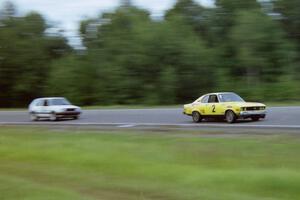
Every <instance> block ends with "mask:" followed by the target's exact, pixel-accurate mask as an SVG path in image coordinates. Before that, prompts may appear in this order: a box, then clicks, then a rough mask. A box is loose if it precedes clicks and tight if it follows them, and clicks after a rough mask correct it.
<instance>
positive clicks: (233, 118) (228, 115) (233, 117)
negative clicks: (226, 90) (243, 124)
mask: <svg viewBox="0 0 300 200" xmlns="http://www.w3.org/2000/svg"><path fill="white" fill-rule="evenodd" d="M225 119H226V121H227V122H228V123H230V124H232V123H234V122H235V121H236V115H235V113H234V112H233V111H232V110H228V111H226V113H225Z"/></svg>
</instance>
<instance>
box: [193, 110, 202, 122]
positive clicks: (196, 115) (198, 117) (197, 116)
mask: <svg viewBox="0 0 300 200" xmlns="http://www.w3.org/2000/svg"><path fill="white" fill-rule="evenodd" d="M192 117H193V121H194V122H195V123H198V122H200V121H201V120H202V118H201V114H200V113H199V112H197V111H194V112H193V113H192Z"/></svg>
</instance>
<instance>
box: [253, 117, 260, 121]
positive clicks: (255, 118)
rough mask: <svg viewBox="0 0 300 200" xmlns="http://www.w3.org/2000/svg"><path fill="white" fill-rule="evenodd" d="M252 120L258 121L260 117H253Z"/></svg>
mask: <svg viewBox="0 0 300 200" xmlns="http://www.w3.org/2000/svg"><path fill="white" fill-rule="evenodd" d="M251 119H252V121H254V122H257V121H259V117H251Z"/></svg>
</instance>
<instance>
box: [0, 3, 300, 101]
mask: <svg viewBox="0 0 300 200" xmlns="http://www.w3.org/2000/svg"><path fill="white" fill-rule="evenodd" d="M299 9H300V4H299V1H298V0H276V1H255V0H243V1H239V0H216V2H215V6H214V7H211V8H207V7H203V6H201V5H199V4H197V3H196V2H194V1H193V0H177V2H176V3H175V5H174V6H173V7H172V8H170V9H169V10H167V11H166V12H165V14H164V16H163V17H161V18H159V19H156V18H153V17H151V15H150V12H149V11H147V10H144V9H141V8H138V7H136V6H134V5H132V4H131V3H130V1H125V3H123V4H121V5H120V6H119V7H118V8H116V9H115V10H114V11H112V12H106V13H102V14H101V15H100V16H99V17H97V18H91V19H86V20H83V21H82V22H81V23H80V34H81V38H82V42H83V45H84V47H85V50H80V51H79V50H76V49H72V48H71V47H70V46H69V45H68V44H67V42H66V38H64V37H62V36H61V35H49V34H45V30H46V29H47V28H48V27H47V26H48V25H47V23H46V21H45V20H44V19H43V17H42V15H40V14H38V13H29V14H27V15H26V16H23V17H20V16H18V17H17V16H15V11H14V7H13V6H12V5H11V4H6V5H5V6H4V7H3V8H2V11H1V18H0V89H1V94H0V98H1V102H0V106H22V105H26V104H27V103H28V102H29V101H30V100H31V99H32V98H35V97H40V96H65V97H67V98H69V99H70V100H71V101H73V102H74V103H76V104H79V105H99V104H101V105H109V104H177V103H183V102H189V101H192V100H193V99H195V98H197V97H198V96H200V95H201V94H204V93H207V92H215V91H234V92H237V93H239V94H241V95H242V96H243V97H245V98H246V99H248V100H259V101H287V100H300V88H299V86H300V84H299V83H300V78H299V73H300V65H299V64H300V12H298V10H299Z"/></svg>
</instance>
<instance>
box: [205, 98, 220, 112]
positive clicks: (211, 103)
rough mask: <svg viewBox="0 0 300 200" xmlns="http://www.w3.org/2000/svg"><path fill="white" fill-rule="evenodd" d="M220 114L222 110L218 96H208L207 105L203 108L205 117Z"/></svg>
mask: <svg viewBox="0 0 300 200" xmlns="http://www.w3.org/2000/svg"><path fill="white" fill-rule="evenodd" d="M222 113H223V109H222V105H221V103H220V102H219V99H218V96H217V95H215V94H212V95H209V98H208V103H207V104H206V106H205V115H222Z"/></svg>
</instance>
